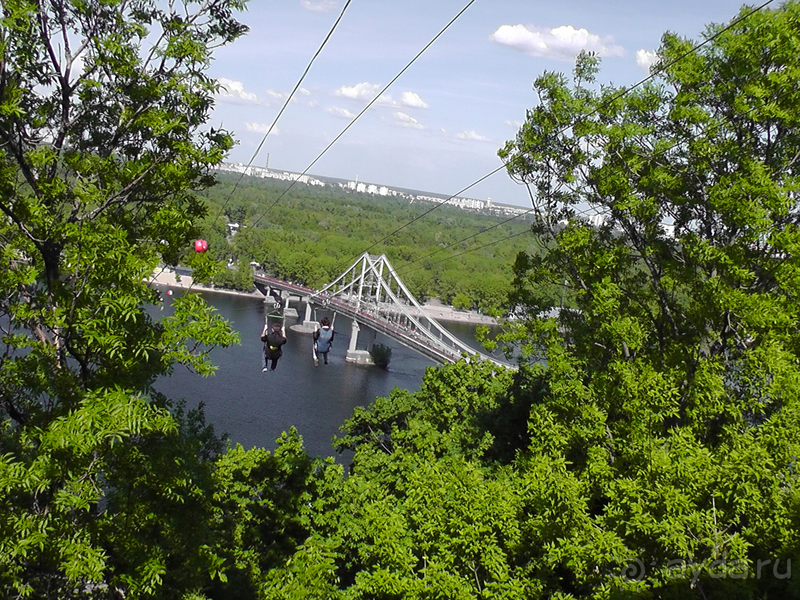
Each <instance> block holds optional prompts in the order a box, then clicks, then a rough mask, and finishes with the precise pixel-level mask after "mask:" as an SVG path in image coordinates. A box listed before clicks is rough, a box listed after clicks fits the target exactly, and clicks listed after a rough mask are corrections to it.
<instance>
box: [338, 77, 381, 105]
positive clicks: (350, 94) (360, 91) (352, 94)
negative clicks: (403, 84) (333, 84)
mask: <svg viewBox="0 0 800 600" xmlns="http://www.w3.org/2000/svg"><path fill="white" fill-rule="evenodd" d="M380 89H381V86H380V85H379V84H377V83H367V82H366V81H364V82H361V83H357V84H355V85H354V86H350V87H348V86H346V85H343V86H342V87H340V88H339V89H338V90H336V95H337V96H341V97H343V98H350V99H351V100H372V99H373V98H374V97H375V94H377V93H378V92H379V91H380ZM378 102H380V103H382V104H392V97H391V96H389V95H388V94H383V95H382V96H381V97H380V98H378Z"/></svg>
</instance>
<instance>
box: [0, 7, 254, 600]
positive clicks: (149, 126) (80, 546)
mask: <svg viewBox="0 0 800 600" xmlns="http://www.w3.org/2000/svg"><path fill="white" fill-rule="evenodd" d="M1 4H2V16H1V17H0V211H2V217H1V218H0V253H2V257H3V261H4V264H5V265H10V268H5V269H3V270H2V271H0V327H2V336H3V337H2V349H0V417H2V421H1V422H0V595H3V596H4V597H12V596H16V595H21V596H23V597H25V596H49V597H59V598H63V597H67V596H69V595H70V594H72V593H79V592H81V591H82V592H87V591H88V590H91V589H95V588H96V586H98V585H105V586H107V585H108V583H109V582H114V585H115V586H118V588H119V590H121V593H125V591H126V590H127V591H128V592H130V593H131V594H133V593H134V592H135V591H137V590H138V591H139V592H141V591H142V590H148V589H153V588H154V586H156V585H157V583H158V582H159V581H160V578H161V574H162V573H163V562H159V561H160V560H161V559H159V556H158V553H157V552H153V553H151V554H150V555H149V556H147V557H138V556H137V555H136V554H135V553H132V554H131V556H129V557H128V558H127V559H126V561H120V560H119V557H118V554H119V553H120V552H121V550H120V548H118V547H115V543H114V541H113V540H114V533H113V532H114V530H115V527H117V521H116V515H115V513H114V510H112V507H115V506H117V505H118V503H115V502H111V500H110V499H108V498H104V497H105V496H107V495H108V494H112V495H113V492H114V490H120V489H126V488H127V489H131V486H133V483H131V482H130V481H129V482H128V483H127V484H126V483H125V477H126V475H125V469H126V467H125V466H124V465H125V464H126V462H127V461H129V460H133V461H134V462H135V463H136V464H137V468H135V469H132V470H131V469H129V470H128V474H129V475H130V474H131V473H134V472H136V473H139V472H140V469H141V468H142V462H141V461H144V462H147V460H149V459H148V458H147V453H144V454H142V453H141V451H140V450H137V448H140V447H141V446H142V444H143V443H144V440H146V439H148V437H149V436H154V435H155V436H157V437H158V436H163V435H165V434H168V433H174V432H175V430H176V425H175V423H174V421H173V420H172V418H171V417H170V416H169V414H168V413H167V412H166V410H165V406H166V405H165V403H164V402H163V401H156V399H157V396H155V395H153V394H152V390H151V388H150V386H151V384H152V383H153V381H154V379H155V377H156V376H157V375H159V374H163V373H167V372H169V370H170V369H171V368H172V365H173V364H174V363H175V362H176V361H178V362H181V363H183V364H185V365H187V366H188V367H189V368H191V369H194V370H197V371H199V372H201V373H209V372H210V371H211V366H210V364H209V363H208V361H207V353H208V350H210V349H211V348H213V347H214V346H215V345H219V344H222V345H227V344H230V343H232V342H234V341H235V340H236V336H235V334H233V333H232V332H231V331H230V329H229V327H228V326H227V324H226V323H224V322H223V321H221V320H220V319H219V318H218V317H217V316H215V315H213V313H212V312H211V311H210V310H209V309H208V307H207V306H206V305H205V304H204V303H203V302H202V300H200V299H199V298H198V297H196V296H194V297H186V298H181V299H178V300H176V311H175V315H174V317H172V318H170V319H165V320H163V321H162V322H160V323H155V322H153V320H152V319H151V318H150V316H149V315H148V313H147V311H146V305H147V304H148V303H152V302H155V301H157V295H156V293H155V292H154V291H153V290H152V289H150V288H149V287H148V286H147V283H146V280H147V278H148V277H149V276H150V274H151V273H152V271H153V268H154V267H155V266H156V265H157V263H158V262H159V261H163V262H165V263H174V262H175V260H176V259H177V257H178V255H179V253H180V252H181V251H182V250H183V249H185V248H187V247H188V245H189V243H190V241H191V239H192V238H193V236H194V235H195V234H196V233H197V231H196V229H195V227H196V226H195V222H196V220H197V219H198V218H199V217H201V216H203V215H204V210H205V209H204V208H203V205H202V204H201V203H200V202H198V200H197V199H196V197H195V195H194V190H196V189H200V188H204V187H206V186H208V185H210V184H211V183H212V182H213V179H212V177H211V176H210V169H211V168H213V167H214V166H215V165H217V164H219V163H220V162H221V160H222V159H223V157H224V156H225V154H226V152H227V151H228V150H229V149H230V147H231V144H232V140H231V138H230V136H229V135H228V134H227V133H225V132H222V131H214V130H213V129H210V130H207V129H204V125H205V123H206V121H207V119H208V117H209V111H210V109H211V107H212V105H213V94H214V92H215V90H216V89H217V84H216V83H215V81H214V80H213V79H211V78H210V77H209V76H208V75H207V74H206V70H207V67H208V65H209V62H210V60H211V49H212V48H214V47H218V46H219V45H222V44H226V43H228V42H231V41H232V40H234V39H236V38H237V37H238V36H240V35H241V34H242V33H243V32H244V31H245V27H244V26H243V25H241V24H240V23H239V22H237V21H236V19H235V18H234V16H233V11H235V10H240V9H242V8H243V7H244V2H243V1H241V0H210V1H208V2H202V3H195V2H189V1H186V2H169V3H165V2H156V1H148V0H137V1H135V2H128V1H123V0H104V1H100V0H88V1H86V0H80V1H79V0H45V1H39V2H33V1H30V0H2V3H1ZM198 266H199V267H201V271H202V267H203V266H204V265H202V264H200V265H198ZM137 452H138V453H139V456H138V458H137V459H133V458H132V453H133V454H136V453H137ZM190 454H191V452H190ZM153 456H154V455H151V456H150V458H153ZM125 457H127V458H125ZM169 464H172V466H173V467H175V464H176V463H175V462H172V461H170V462H168V463H167V465H169ZM178 470H179V469H178ZM143 471H144V473H147V469H146V468H145V469H143ZM175 473H176V472H175V471H174V469H173V471H170V470H169V469H168V468H167V469H166V470H163V471H161V475H162V476H163V480H162V483H163V485H164V486H166V487H168V486H170V485H179V484H178V483H176V482H177V481H180V480H181V477H182V476H180V475H176V474H175ZM140 475H141V473H140ZM131 476H133V475H131ZM137 477H138V476H137ZM131 481H132V480H131ZM138 481H139V483H138V485H139V486H141V485H142V482H143V481H146V478H145V479H139V480H138ZM182 481H184V482H185V481H186V479H185V478H184V479H183V480H182ZM144 485H146V484H144ZM183 485H186V484H185V483H184V484H183ZM134 487H135V486H134ZM179 487H180V486H179ZM159 493H166V492H164V490H163V489H162V490H161V491H160V492H159ZM167 495H168V494H167ZM130 499H131V498H130V497H129V498H128V500H130ZM156 545H157V544H156ZM199 552H200V550H199V549H197V548H195V549H194V550H192V551H191V552H190V553H189V554H192V553H193V554H192V557H193V558H191V559H188V560H193V559H198V556H199V554H198V553H199ZM138 558H141V561H140V562H138V563H137V560H138ZM198 560H199V559H198ZM209 560H210V559H209ZM210 564H212V565H213V561H210ZM114 565H116V567H115V566H114ZM115 569H117V570H116V571H115Z"/></svg>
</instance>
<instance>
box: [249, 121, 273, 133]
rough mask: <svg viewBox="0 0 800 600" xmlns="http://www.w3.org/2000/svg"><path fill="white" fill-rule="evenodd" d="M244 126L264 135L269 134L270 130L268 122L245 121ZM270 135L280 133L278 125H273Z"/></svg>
mask: <svg viewBox="0 0 800 600" xmlns="http://www.w3.org/2000/svg"><path fill="white" fill-rule="evenodd" d="M244 126H245V127H246V128H247V130H248V131H255V132H256V133H263V134H264V135H267V132H268V131H269V125H267V124H266V123H245V124H244ZM270 135H280V131H278V128H277V127H273V128H272V132H271V133H270Z"/></svg>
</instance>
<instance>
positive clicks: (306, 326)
mask: <svg viewBox="0 0 800 600" xmlns="http://www.w3.org/2000/svg"><path fill="white" fill-rule="evenodd" d="M305 301H306V314H305V317H304V318H303V331H310V332H314V331H316V330H317V322H316V321H313V320H312V319H311V302H309V301H308V298H306V299H305Z"/></svg>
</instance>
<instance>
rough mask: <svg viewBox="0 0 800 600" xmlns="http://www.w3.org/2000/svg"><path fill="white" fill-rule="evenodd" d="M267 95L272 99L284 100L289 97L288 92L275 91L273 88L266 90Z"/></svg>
mask: <svg viewBox="0 0 800 600" xmlns="http://www.w3.org/2000/svg"><path fill="white" fill-rule="evenodd" d="M267 96H269V98H270V99H274V100H286V99H287V98H288V97H289V94H287V93H285V92H276V91H275V90H267Z"/></svg>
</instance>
